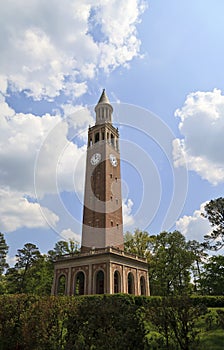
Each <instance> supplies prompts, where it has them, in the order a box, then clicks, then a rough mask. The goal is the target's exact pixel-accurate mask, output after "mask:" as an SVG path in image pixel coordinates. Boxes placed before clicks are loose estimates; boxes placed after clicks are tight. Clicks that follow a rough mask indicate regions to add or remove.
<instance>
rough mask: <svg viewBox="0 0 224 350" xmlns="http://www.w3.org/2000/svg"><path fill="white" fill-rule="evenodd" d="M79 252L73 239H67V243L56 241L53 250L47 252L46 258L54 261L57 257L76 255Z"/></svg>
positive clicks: (78, 247)
mask: <svg viewBox="0 0 224 350" xmlns="http://www.w3.org/2000/svg"><path fill="white" fill-rule="evenodd" d="M79 252H80V245H79V243H78V242H76V241H74V240H73V239H69V241H58V242H57V243H56V244H55V247H54V249H53V250H49V252H48V256H49V258H50V260H53V261H54V260H55V258H56V257H57V256H61V255H65V254H77V253H79Z"/></svg>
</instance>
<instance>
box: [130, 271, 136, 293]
mask: <svg viewBox="0 0 224 350" xmlns="http://www.w3.org/2000/svg"><path fill="white" fill-rule="evenodd" d="M128 294H135V283H134V276H133V273H131V272H129V274H128Z"/></svg>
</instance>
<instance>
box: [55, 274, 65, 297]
mask: <svg viewBox="0 0 224 350" xmlns="http://www.w3.org/2000/svg"><path fill="white" fill-rule="evenodd" d="M65 292H66V277H65V275H61V276H60V277H59V279H58V285H57V295H65Z"/></svg>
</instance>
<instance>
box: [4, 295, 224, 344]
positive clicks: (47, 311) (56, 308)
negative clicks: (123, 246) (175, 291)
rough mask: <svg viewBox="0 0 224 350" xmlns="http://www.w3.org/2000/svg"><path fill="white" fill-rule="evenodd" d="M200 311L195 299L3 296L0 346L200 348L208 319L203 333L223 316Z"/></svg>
mask: <svg viewBox="0 0 224 350" xmlns="http://www.w3.org/2000/svg"><path fill="white" fill-rule="evenodd" d="M204 299H205V298H204ZM222 299H223V300H224V298H222ZM205 312H206V308H205V307H204V306H203V305H202V303H201V298H191V299H189V298H187V297H181V298H174V297H169V298H161V297H140V296H138V297H135V296H130V295H123V294H116V295H97V296H81V297H40V296H34V295H25V294H20V295H3V296H0V350H18V349H23V350H42V349H51V350H56V349H57V350H70V349H74V350H75V349H78V350H82V349H84V350H90V349H91V350H93V349H97V350H101V349H102V350H104V349H108V350H110V349H111V350H112V349H113V350H114V349H116V350H117V349H118V350H119V349H120V350H123V349H127V350H128V349H129V350H132V349H139V350H141V349H143V350H147V349H149V350H157V349H176V350H179V349H185V350H187V349H190V350H192V349H195V348H196V349H203V348H204V347H200V345H199V346H198V347H197V344H198V340H199V336H200V337H201V335H202V340H203V339H204V338H203V337H204V335H205V334H206V333H205V331H206V329H208V328H206V327H207V322H208V321H209V319H211V327H210V330H209V332H211V331H214V330H216V331H218V330H219V329H220V327H222V323H221V322H222V320H223V313H220V317H219V318H218V310H215V311H212V312H211V311H208V312H207V313H206V314H205V315H204V316H203V318H202V316H200V315H201V314H203V313H205ZM211 315H212V318H211ZM215 320H217V321H215ZM215 322H216V323H215ZM214 325H216V326H215V327H216V328H215V327H214ZM222 332H223V329H222ZM210 349H212V348H210Z"/></svg>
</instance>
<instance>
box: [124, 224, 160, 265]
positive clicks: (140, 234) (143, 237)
mask: <svg viewBox="0 0 224 350" xmlns="http://www.w3.org/2000/svg"><path fill="white" fill-rule="evenodd" d="M154 241H155V236H150V235H149V234H148V232H146V231H140V230H139V229H136V230H135V232H134V234H133V235H132V234H131V233H130V232H126V233H125V235H124V250H125V252H128V253H132V254H137V255H139V256H143V257H145V258H147V260H148V261H149V260H150V257H151V251H152V249H153V243H154Z"/></svg>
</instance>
